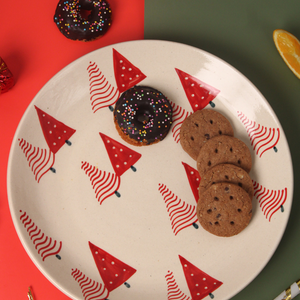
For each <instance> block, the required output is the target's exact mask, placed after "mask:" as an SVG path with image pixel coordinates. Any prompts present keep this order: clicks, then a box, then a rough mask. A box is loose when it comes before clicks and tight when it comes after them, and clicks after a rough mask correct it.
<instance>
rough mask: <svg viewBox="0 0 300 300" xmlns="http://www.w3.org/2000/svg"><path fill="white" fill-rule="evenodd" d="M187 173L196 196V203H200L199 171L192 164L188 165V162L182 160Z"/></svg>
mask: <svg viewBox="0 0 300 300" xmlns="http://www.w3.org/2000/svg"><path fill="white" fill-rule="evenodd" d="M182 164H183V166H184V169H185V172H186V175H187V177H188V180H189V183H190V186H191V189H192V192H193V195H194V197H195V200H196V203H198V199H199V184H200V180H201V177H200V175H199V172H198V171H197V170H196V169H194V168H192V167H191V166H190V165H188V164H187V163H184V162H182Z"/></svg>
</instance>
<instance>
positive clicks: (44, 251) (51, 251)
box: [20, 210, 62, 261]
mask: <svg viewBox="0 0 300 300" xmlns="http://www.w3.org/2000/svg"><path fill="white" fill-rule="evenodd" d="M20 213H21V216H20V221H21V222H22V224H23V226H24V228H25V229H26V231H27V233H28V235H29V237H30V240H31V241H32V243H33V245H34V247H35V249H36V250H37V252H38V254H39V255H40V256H41V258H42V259H43V261H44V260H45V259H46V258H47V257H49V256H54V255H55V256H56V258H58V259H59V260H60V259H61V257H60V255H59V252H60V250H61V248H62V242H57V241H56V240H55V239H52V238H51V237H49V236H47V235H45V233H44V232H42V231H41V229H40V228H39V227H38V226H37V225H36V224H35V223H34V222H33V220H32V219H31V218H30V217H29V215H28V214H27V213H26V212H23V211H22V210H20Z"/></svg>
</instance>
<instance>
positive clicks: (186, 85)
mask: <svg viewBox="0 0 300 300" xmlns="http://www.w3.org/2000/svg"><path fill="white" fill-rule="evenodd" d="M175 70H176V72H177V74H178V76H179V79H180V81H181V84H182V87H183V89H184V91H185V94H186V96H187V98H188V100H189V102H190V104H191V106H192V109H193V111H194V112H195V111H197V110H200V109H203V108H204V107H205V106H206V105H208V104H210V105H211V106H212V107H214V106H215V105H214V103H213V102H212V100H213V99H214V98H215V97H216V96H217V95H218V94H219V92H220V91H219V90H218V89H216V88H214V87H212V86H210V85H208V84H207V83H205V82H203V81H201V80H200V79H198V78H196V77H194V76H192V75H190V74H188V73H186V72H183V71H181V70H179V69H177V68H175Z"/></svg>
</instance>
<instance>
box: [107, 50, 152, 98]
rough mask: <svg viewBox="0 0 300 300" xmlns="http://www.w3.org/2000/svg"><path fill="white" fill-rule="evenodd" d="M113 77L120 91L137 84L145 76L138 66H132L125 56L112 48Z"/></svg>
mask: <svg viewBox="0 0 300 300" xmlns="http://www.w3.org/2000/svg"><path fill="white" fill-rule="evenodd" d="M113 61H114V71H115V79H116V83H117V86H118V90H119V92H120V93H123V92H124V91H126V90H128V89H130V88H131V87H133V86H135V85H137V84H138V83H139V82H140V81H142V80H143V79H145V78H146V75H144V74H143V73H142V72H141V70H140V69H139V68H137V67H136V66H134V65H133V64H132V63H131V62H130V61H129V60H128V59H127V58H125V57H124V56H123V55H122V54H120V53H119V52H118V51H117V50H115V49H113Z"/></svg>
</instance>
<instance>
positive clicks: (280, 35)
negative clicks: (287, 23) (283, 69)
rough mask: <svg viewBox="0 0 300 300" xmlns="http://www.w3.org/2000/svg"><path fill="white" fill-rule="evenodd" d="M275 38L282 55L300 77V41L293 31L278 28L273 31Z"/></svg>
mask: <svg viewBox="0 0 300 300" xmlns="http://www.w3.org/2000/svg"><path fill="white" fill-rule="evenodd" d="M273 40H274V43H275V46H276V48H277V50H278V52H279V53H280V55H281V57H282V58H283V60H284V61H285V63H286V64H287V65H288V67H289V68H290V69H291V70H292V71H293V73H294V74H295V75H296V76H297V77H298V78H300V42H299V40H298V39H297V38H296V37H295V36H293V35H292V34H291V33H289V32H287V31H285V30H283V29H276V30H274V32H273Z"/></svg>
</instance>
